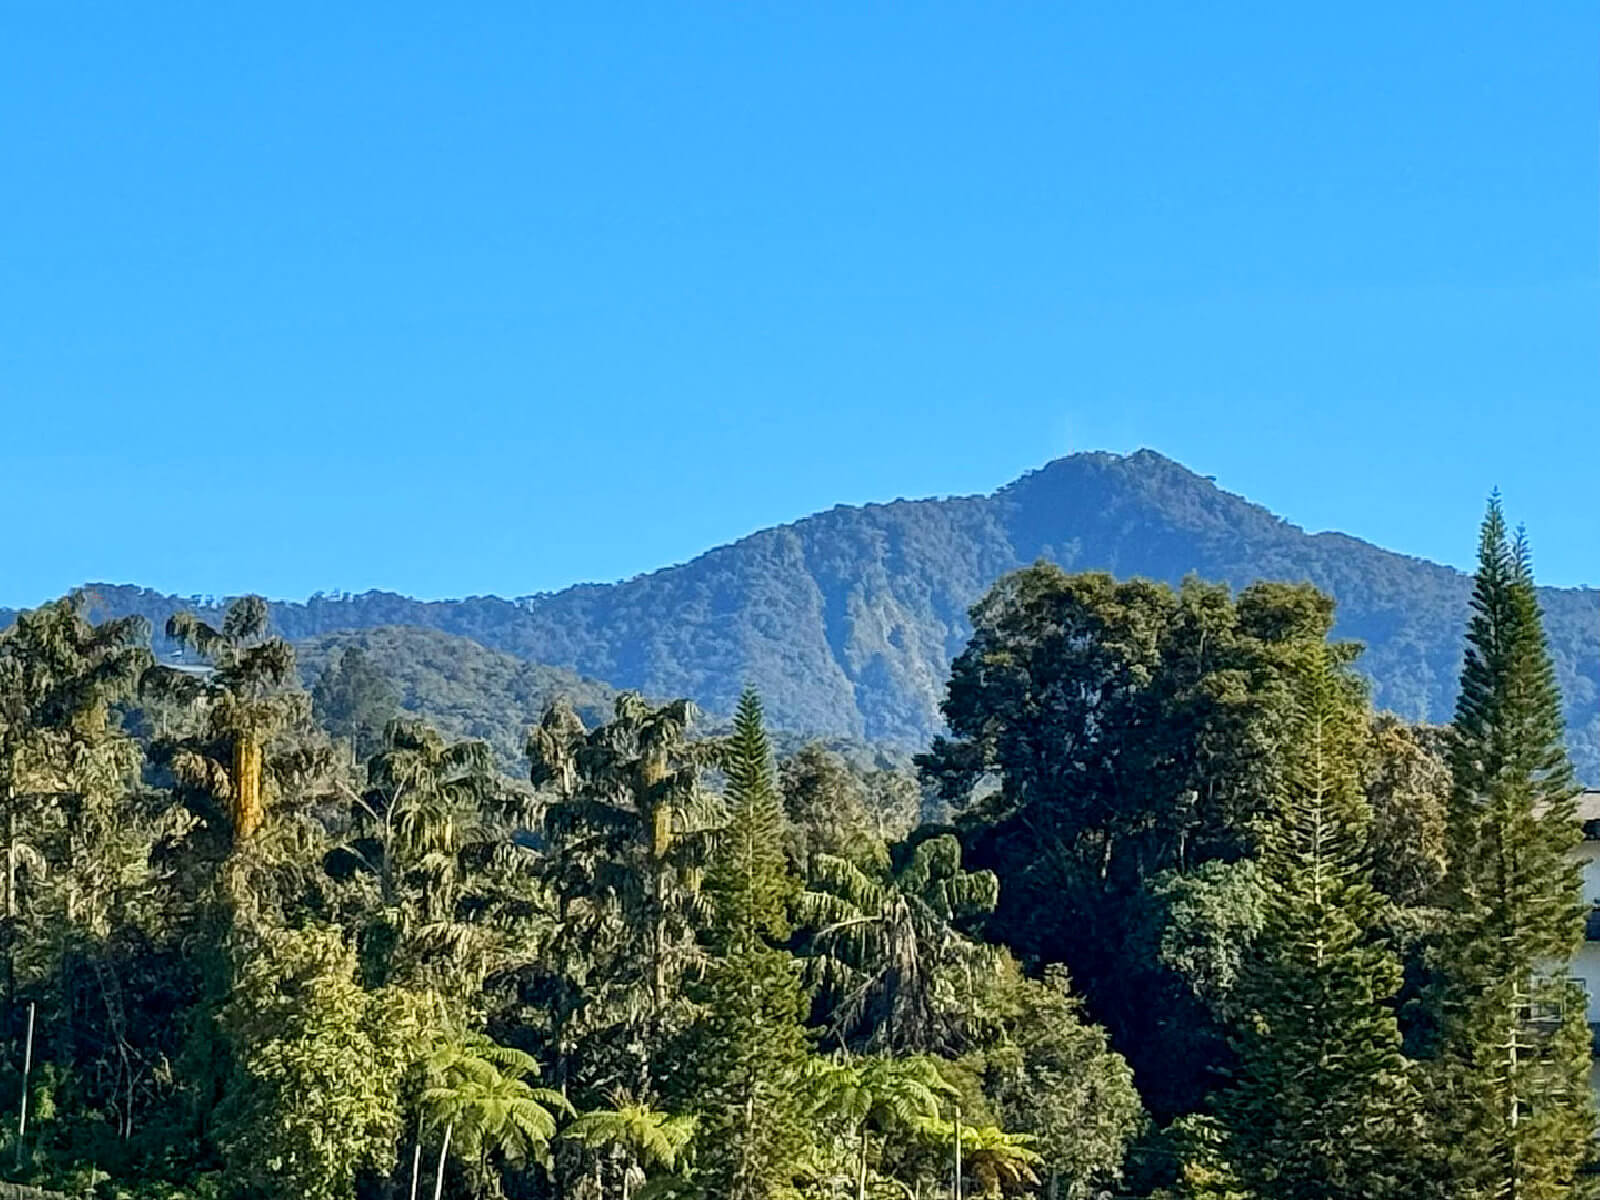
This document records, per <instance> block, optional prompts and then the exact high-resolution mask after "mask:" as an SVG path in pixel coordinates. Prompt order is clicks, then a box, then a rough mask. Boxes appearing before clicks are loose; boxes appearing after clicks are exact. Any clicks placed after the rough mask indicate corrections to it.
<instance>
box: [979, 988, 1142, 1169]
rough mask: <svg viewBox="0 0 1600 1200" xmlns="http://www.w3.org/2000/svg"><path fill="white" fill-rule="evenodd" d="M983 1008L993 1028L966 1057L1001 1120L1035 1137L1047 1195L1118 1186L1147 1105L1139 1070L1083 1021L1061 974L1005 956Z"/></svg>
mask: <svg viewBox="0 0 1600 1200" xmlns="http://www.w3.org/2000/svg"><path fill="white" fill-rule="evenodd" d="M980 1006H981V1009H982V1012H983V1015H984V1018H985V1019H986V1020H987V1021H989V1022H991V1023H992V1024H993V1026H994V1028H993V1029H992V1031H991V1032H990V1034H989V1036H987V1037H986V1038H985V1039H984V1046H983V1048H982V1049H980V1050H978V1051H975V1052H973V1053H972V1054H970V1055H968V1056H967V1057H965V1058H964V1059H963V1060H962V1062H963V1063H964V1064H967V1065H969V1066H970V1067H972V1068H973V1069H975V1070H976V1071H977V1072H978V1075H979V1079H980V1081H981V1084H982V1088H983V1093H984V1095H985V1096H986V1097H987V1103H988V1106H989V1108H990V1110H991V1115H992V1117H993V1118H995V1119H996V1120H998V1122H999V1124H1000V1126H1002V1127H1003V1128H1004V1129H1008V1130H1012V1131H1015V1132H1017V1133H1021V1134H1026V1135H1027V1136H1028V1137H1029V1138H1031V1139H1032V1140H1031V1141H1030V1142H1029V1143H1028V1146H1029V1148H1030V1149H1031V1150H1033V1151H1035V1152H1036V1153H1037V1155H1038V1158H1037V1160H1030V1162H1031V1165H1032V1166H1033V1167H1034V1168H1036V1169H1037V1171H1038V1173H1039V1175H1040V1176H1041V1177H1043V1179H1044V1180H1045V1181H1046V1182H1047V1184H1048V1186H1049V1189H1050V1192H1049V1194H1052V1195H1054V1196H1056V1197H1057V1198H1058V1200H1090V1197H1092V1196H1094V1195H1096V1194H1097V1193H1098V1192H1099V1191H1100V1190H1101V1189H1102V1188H1104V1187H1106V1186H1109V1185H1114V1184H1115V1183H1116V1182H1117V1181H1118V1180H1119V1178H1120V1176H1121V1173H1122V1166H1123V1159H1124V1155H1125V1152H1126V1148H1127V1146H1128V1143H1129V1142H1130V1141H1131V1140H1132V1139H1133V1138H1134V1136H1135V1135H1136V1134H1137V1133H1138V1132H1139V1129H1140V1126H1141V1124H1142V1122H1143V1117H1144V1113H1143V1107H1142V1105H1141V1104H1140V1101H1139V1093H1138V1092H1137V1091H1136V1090H1135V1089H1134V1086H1133V1072H1132V1071H1130V1070H1129V1069H1128V1064H1127V1063H1126V1062H1125V1061H1123V1059H1122V1057H1121V1056H1120V1055H1118V1054H1115V1053H1113V1052H1112V1051H1111V1049H1110V1047H1109V1046H1108V1044H1107V1041H1106V1035H1105V1031H1104V1030H1103V1029H1101V1028H1099V1027H1098V1026H1096V1025H1091V1024H1089V1023H1088V1022H1087V1021H1085V1020H1084V1018H1083V1013H1082V1008H1081V1005H1080V1004H1079V1003H1078V1001H1077V1000H1076V999H1075V998H1074V997H1073V996H1072V995H1071V993H1070V992H1069V990H1068V988H1067V981H1066V976H1065V973H1064V972H1062V971H1061V970H1060V969H1059V968H1055V969H1052V970H1050V971H1048V972H1046V976H1045V978H1044V979H1043V980H1034V979H1028V978H1026V977H1024V976H1023V975H1022V974H1021V972H1020V971H1018V970H1017V969H1016V967H1015V965H1014V964H1012V963H1010V962H1006V963H1005V965H1004V968H1003V970H1002V971H1001V973H1000V976H999V978H998V979H997V980H996V982H995V985H994V986H993V987H992V988H990V989H988V990H986V991H985V992H983V993H982V994H981V997H980ZM970 1111H972V1110H970V1109H969V1112H970Z"/></svg>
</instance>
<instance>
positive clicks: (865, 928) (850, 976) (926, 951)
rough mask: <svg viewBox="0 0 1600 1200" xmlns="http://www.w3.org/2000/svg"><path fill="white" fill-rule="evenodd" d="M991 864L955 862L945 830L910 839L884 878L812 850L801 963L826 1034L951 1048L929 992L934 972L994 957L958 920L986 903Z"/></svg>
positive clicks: (946, 1024)
mask: <svg viewBox="0 0 1600 1200" xmlns="http://www.w3.org/2000/svg"><path fill="white" fill-rule="evenodd" d="M998 894H999V885H998V882H997V881H996V879H995V876H994V874H993V873H992V872H989V871H963V870H962V869H961V846H960V843H959V842H957V841H956V839H955V837H954V836H953V835H951V834H941V835H939V836H937V837H932V838H928V839H927V840H925V841H922V842H920V843H918V844H917V846H916V848H915V850H913V851H912V854H911V857H910V859H909V861H908V862H906V864H905V865H904V866H903V867H902V868H901V869H900V870H899V871H896V872H894V873H893V874H891V875H889V876H888V877H887V878H882V877H879V878H874V877H873V876H872V875H870V874H868V873H867V872H866V871H864V870H863V869H862V868H861V867H859V866H857V865H856V864H854V863H852V862H849V861H847V860H845V859H842V858H836V857H833V856H831V855H826V854H819V855H816V856H815V857H814V858H813V860H812V864H811V879H810V880H809V881H808V883H807V889H806V892H805V894H804V896H803V897H802V901H801V905H800V911H801V915H802V918H803V920H804V921H805V923H806V924H807V925H809V926H810V927H811V928H812V930H813V933H812V936H811V939H810V950H811V953H810V957H809V964H808V973H809V975H810V979H811V982H812V983H813V984H814V985H815V986H816V988H817V995H818V1001H819V1004H820V1006H821V1011H822V1012H823V1014H824V1015H825V1021H826V1030H827V1034H826V1036H828V1037H831V1038H833V1039H835V1041H836V1042H837V1044H838V1045H840V1046H841V1047H842V1046H847V1045H849V1046H852V1047H853V1048H856V1049H860V1050H865V1051H868V1052H875V1051H888V1052H891V1053H897V1054H905V1053H911V1054H927V1053H939V1052H943V1051H947V1050H951V1049H953V1048H955V1047H954V1043H955V1042H956V1041H957V1040H958V1037H959V1030H958V1029H957V1028H956V1026H955V1018H954V1017H953V1015H952V1014H950V1013H949V1012H948V1011H947V1010H948V1006H946V1005H942V1004H941V1003H940V1001H939V997H938V984H939V981H940V973H941V972H950V971H956V972H960V973H963V974H966V973H971V972H974V971H977V970H982V969H985V968H988V967H991V966H992V965H993V956H992V954H991V953H990V952H989V951H988V950H987V949H986V948H985V947H983V946H981V945H979V944H978V943H976V942H974V941H972V940H970V939H968V938H966V937H964V936H962V934H961V932H960V930H959V928H958V925H959V924H960V923H961V922H962V921H965V920H969V919H972V918H975V917H978V916H981V915H982V914H984V913H987V912H991V911H993V909H994V905H995V900H996V897H997V896H998Z"/></svg>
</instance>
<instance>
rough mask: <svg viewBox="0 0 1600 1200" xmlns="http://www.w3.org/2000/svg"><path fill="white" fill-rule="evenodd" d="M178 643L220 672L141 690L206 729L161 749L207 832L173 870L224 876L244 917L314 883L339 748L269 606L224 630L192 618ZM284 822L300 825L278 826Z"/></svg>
mask: <svg viewBox="0 0 1600 1200" xmlns="http://www.w3.org/2000/svg"><path fill="white" fill-rule="evenodd" d="M166 631H167V636H168V637H170V638H172V639H173V640H174V641H176V642H178V643H179V644H180V645H183V646H185V647H187V648H189V649H192V650H193V651H195V652H196V653H197V654H199V655H200V656H201V657H202V658H204V659H206V660H207V661H208V662H209V664H210V666H209V667H207V668H204V669H201V670H199V671H196V670H190V669H181V668H178V667H174V666H169V665H158V666H153V667H151V668H150V669H149V670H147V671H145V672H144V675H143V677H142V678H141V679H140V681H139V691H140V694H141V695H142V696H143V697H145V698H146V699H151V700H155V701H158V702H164V703H165V704H166V706H167V707H168V709H169V710H176V711H179V712H185V713H193V714H196V716H197V717H198V719H197V720H192V719H186V720H185V721H184V722H183V728H182V729H181V731H180V732H179V733H177V734H167V733H163V734H162V736H160V737H157V738H156V739H155V741H154V742H153V743H152V745H151V758H152V760H153V761H154V762H155V763H156V765H158V766H161V767H165V768H166V769H167V770H168V771H170V772H171V774H172V777H173V780H174V782H175V783H176V787H175V789H174V792H175V795H176V797H177V799H178V801H179V803H180V804H181V805H182V806H183V807H184V808H186V809H187V810H188V811H189V813H190V815H191V816H192V817H193V818H194V819H195V821H196V827H195V829H194V830H192V831H191V833H190V834H189V835H188V837H187V839H186V840H185V843H184V845H183V846H182V847H181V848H177V847H174V848H173V849H179V850H180V852H178V853H174V854H171V855H170V858H171V865H172V866H173V867H174V868H175V870H177V871H178V872H180V873H185V872H192V871H194V870H195V869H196V867H197V866H198V867H200V868H201V870H202V872H203V874H202V878H201V882H202V883H203V884H205V883H209V882H210V879H211V876H210V874H209V872H210V870H211V869H212V868H214V867H216V866H219V865H220V866H221V868H222V873H221V879H222V884H223V888H224V894H225V896H226V897H227V899H228V900H229V901H230V903H231V905H232V907H233V909H234V910H235V911H236V912H248V911H249V910H250V909H251V908H253V907H258V906H259V905H260V904H261V903H262V901H263V899H264V897H265V895H266V894H267V893H268V892H270V891H271V890H272V889H273V888H274V887H275V886H276V888H277V890H279V891H287V890H290V889H293V888H295V887H296V886H298V884H299V883H300V882H303V881H301V880H298V879H297V878H296V875H297V871H296V865H297V864H298V865H299V866H301V867H303V866H304V864H305V863H306V862H307V861H308V860H309V859H310V858H312V857H314V854H313V851H314V848H315V845H316V844H317V843H319V842H320V840H321V838H322V830H321V828H320V826H319V825H318V823H317V822H316V821H314V820H312V819H311V817H310V810H311V808H312V807H313V805H314V803H315V801H316V800H318V799H319V798H320V797H321V795H323V794H324V793H326V794H329V795H331V793H332V791H333V787H332V785H331V783H330V782H329V780H330V779H331V778H332V776H333V774H334V772H335V770H336V765H335V762H334V756H333V748H332V745H331V743H329V742H328V740H327V738H326V737H325V736H320V735H319V734H318V732H317V731H316V729H315V727H314V726H313V725H312V723H311V699H310V697H309V696H308V695H307V694H306V692H305V690H304V689H303V688H301V686H300V679H299V675H298V674H297V673H296V671H295V660H294V650H293V648H292V647H291V646H290V645H289V643H288V642H286V641H284V640H283V639H282V638H279V637H271V636H269V634H268V622H267V605H266V601H264V600H262V599H261V597H259V596H245V597H243V598H241V599H238V600H235V601H233V602H232V603H231V604H229V605H228V608H227V611H226V612H225V613H224V615H223V620H222V627H221V629H220V630H219V629H216V628H213V627H212V626H211V625H208V624H207V623H206V622H204V621H202V620H200V618H199V617H197V616H195V615H194V614H193V613H188V612H181V613H177V614H175V615H174V616H173V617H171V618H170V619H169V620H168V621H167V629H166ZM288 810H293V811H292V814H291V813H290V812H289V811H288ZM275 813H278V814H279V815H292V816H294V817H295V818H297V819H294V820H283V819H279V820H273V819H272V818H273V816H274V814H275ZM246 851H250V853H246Z"/></svg>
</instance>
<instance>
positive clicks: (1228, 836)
mask: <svg viewBox="0 0 1600 1200" xmlns="http://www.w3.org/2000/svg"><path fill="white" fill-rule="evenodd" d="M973 623H974V627H975V632H974V634H973V639H972V642H971V643H970V644H969V645H968V647H967V649H966V650H965V651H964V652H963V653H962V655H961V656H960V658H958V659H957V660H956V664H955V666H954V668H953V670H952V675H951V680H950V693H949V697H948V699H947V701H946V703H945V715H946V717H947V718H948V720H949V722H950V728H951V731H952V736H951V737H950V738H938V739H935V741H934V743H933V747H932V749H931V750H930V751H929V752H928V753H927V754H926V755H923V756H921V757H920V758H919V760H918V761H919V763H920V764H921V766H922V769H923V771H924V773H925V775H926V776H927V777H928V778H929V779H930V780H931V781H933V782H935V783H937V785H938V786H939V788H940V789H941V791H942V792H943V793H944V794H945V795H946V796H948V797H950V798H952V799H954V800H957V801H959V802H961V803H963V804H965V805H966V806H967V807H968V809H969V812H968V814H967V816H966V817H965V818H964V820H963V823H962V828H963V838H964V841H965V843H966V845H967V848H968V852H969V855H970V857H971V858H972V859H973V861H974V862H976V863H978V864H979V865H981V866H984V867H987V868H989V869H991V870H993V871H994V872H995V873H996V874H997V875H998V877H999V881H1000V892H999V901H1000V903H999V909H998V911H997V912H996V914H995V919H994V920H993V921H991V922H990V924H989V932H990V934H991V936H993V937H995V938H998V939H999V940H1002V941H1005V942H1006V943H1008V944H1010V945H1012V946H1014V947H1016V948H1017V949H1018V950H1019V951H1020V952H1021V953H1022V954H1023V955H1024V956H1026V957H1030V958H1035V959H1038V960H1040V961H1045V962H1063V963H1065V964H1066V965H1067V968H1068V970H1069V971H1070V972H1071V975H1072V978H1073V980H1074V982H1075V984H1076V985H1077V986H1078V987H1079V988H1080V989H1081V990H1082V992H1083V994H1084V996H1085V999H1086V1000H1087V1003H1088V1006H1089V1011H1090V1013H1091V1014H1092V1015H1093V1016H1094V1017H1095V1019H1096V1020H1099V1021H1101V1022H1103V1023H1104V1024H1106V1025H1107V1027H1108V1028H1109V1029H1110V1030H1111V1032H1112V1035H1113V1041H1114V1043H1115V1045H1116V1046H1117V1048H1118V1049H1119V1050H1120V1051H1121V1052H1122V1053H1124V1054H1125V1055H1127V1056H1128V1058H1129V1060H1130V1062H1132V1063H1133V1066H1134V1070H1135V1072H1136V1074H1138V1075H1139V1077H1140V1079H1141V1089H1142V1091H1143V1093H1144V1096H1145V1099H1146V1103H1147V1104H1149V1105H1150V1106H1151V1108H1152V1111H1154V1112H1155V1113H1156V1114H1157V1116H1159V1117H1170V1116H1172V1115H1175V1114H1178V1113H1182V1112H1185V1111H1189V1110H1191V1109H1193V1108H1194V1107H1196V1105H1198V1103H1199V1101H1200V1099H1201V1097H1202V1096H1203V1094H1204V1092H1205V1090H1206V1089H1207V1088H1208V1087H1209V1086H1210V1083H1211V1081H1212V1078H1213V1072H1214V1070H1215V1069H1216V1068H1217V1067H1218V1066H1220V1065H1222V1062H1221V1061H1220V1060H1219V1059H1218V1058H1217V1057H1215V1045H1214V1039H1211V1038H1210V1037H1209V1035H1208V1034H1207V1033H1206V1031H1204V1030H1202V1031H1201V1032H1202V1037H1201V1039H1199V1040H1198V1041H1197V1040H1196V1039H1194V1038H1191V1037H1190V1036H1189V1026H1188V1025H1187V1024H1186V1023H1185V1022H1184V1021H1183V1020H1182V1019H1179V1020H1176V1021H1169V1020H1168V1017H1169V1013H1168V1012H1167V1011H1166V1010H1165V1009H1164V1008H1162V1007H1161V1006H1160V1005H1153V1004H1149V1003H1145V1002H1143V1001H1144V997H1145V996H1146V993H1147V989H1148V988H1149V986H1150V978H1149V976H1150V971H1151V967H1152V964H1151V963H1149V962H1148V961H1140V960H1138V959H1136V958H1134V957H1133V956H1130V955H1128V954H1127V953H1126V952H1125V949H1124V948H1125V947H1126V946H1128V945H1129V944H1137V943H1139V942H1140V941H1141V940H1143V941H1145V942H1146V944H1148V939H1146V938H1143V937H1142V935H1143V933H1144V931H1145V930H1146V929H1147V928H1148V921H1149V901H1148V894H1147V893H1148V888H1149V886H1150V885H1151V883H1152V881H1153V880H1155V879H1156V878H1157V877H1159V876H1161V875H1163V874H1164V873H1166V872H1172V871H1177V872H1180V873H1182V872H1188V871H1191V870H1194V869H1195V868H1197V867H1200V866H1202V865H1203V864H1205V863H1207V862H1210V861H1213V860H1222V861H1229V860H1232V859H1237V858H1239V857H1241V856H1243V855H1247V854H1249V853H1250V852H1251V851H1252V850H1253V849H1254V843H1255V838H1254V834H1253V832H1252V831H1253V829H1254V828H1255V825H1256V822H1257V821H1258V820H1259V819H1260V818H1261V817H1262V816H1263V815H1265V814H1266V813H1268V812H1269V811H1270V810H1271V808H1272V806H1273V802H1274V797H1275V796H1276V795H1277V794H1278V792H1279V790H1280V787H1281V783H1282V777H1283V771H1284V766H1285V761H1286V751H1287V746H1288V741H1289V739H1290V736H1291V733H1290V731H1291V712H1292V707H1293V696H1294V692H1295V681H1296V679H1297V678H1298V677H1299V676H1300V675H1301V674H1302V673H1303V671H1304V664H1305V662H1306V661H1307V652H1308V651H1309V650H1311V649H1317V648H1320V647H1322V646H1323V645H1324V644H1325V642H1326V638H1327V636H1328V632H1329V630H1330V628H1331V627H1332V624H1333V609H1332V604H1331V602H1330V601H1329V600H1328V599H1327V597H1325V596H1322V595H1321V594H1319V593H1318V592H1316V591H1314V590H1313V589H1311V588H1309V587H1289V586H1286V585H1282V584H1258V585H1255V586H1252V587H1250V588H1247V589H1245V591H1243V592H1241V593H1240V594H1239V595H1238V596H1237V597H1235V596H1233V595H1232V594H1231V593H1230V592H1229V591H1228V590H1227V589H1226V588H1223V587H1218V586H1215V585H1210V584H1204V583H1201V582H1199V581H1198V580H1193V579H1190V580H1186V581H1185V582H1184V584H1183V586H1182V587H1181V588H1180V589H1179V590H1177V591H1173V590H1172V589H1170V588H1168V587H1166V586H1165V585H1162V584H1157V583H1151V582H1149V581H1145V580H1132V581H1129V582H1121V583H1119V582H1117V581H1116V580H1113V579H1112V578H1111V577H1110V576H1108V575H1100V574H1092V573H1091V574H1083V575H1066V574H1063V573H1062V572H1061V571H1060V570H1058V569H1057V568H1055V567H1051V566H1046V565H1040V566H1036V567H1033V568H1030V569H1028V570H1026V571H1020V572H1017V573H1015V574H1013V575H1009V576H1007V577H1005V578H1004V579H1002V580H1001V581H1000V582H999V583H997V584H996V585H995V588H994V589H993V591H992V592H991V593H990V595H989V596H988V597H987V598H986V599H985V600H984V601H983V602H982V603H981V604H979V605H978V606H977V607H976V608H975V609H974V610H973ZM1339 653H1340V654H1341V656H1345V657H1347V656H1349V655H1350V654H1351V653H1352V651H1351V650H1348V649H1345V648H1341V649H1340V650H1339ZM996 777H998V780H999V786H998V788H989V786H988V785H989V783H990V781H991V780H993V779H995V778H996ZM986 788H987V789H988V790H985V789H986Z"/></svg>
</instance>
